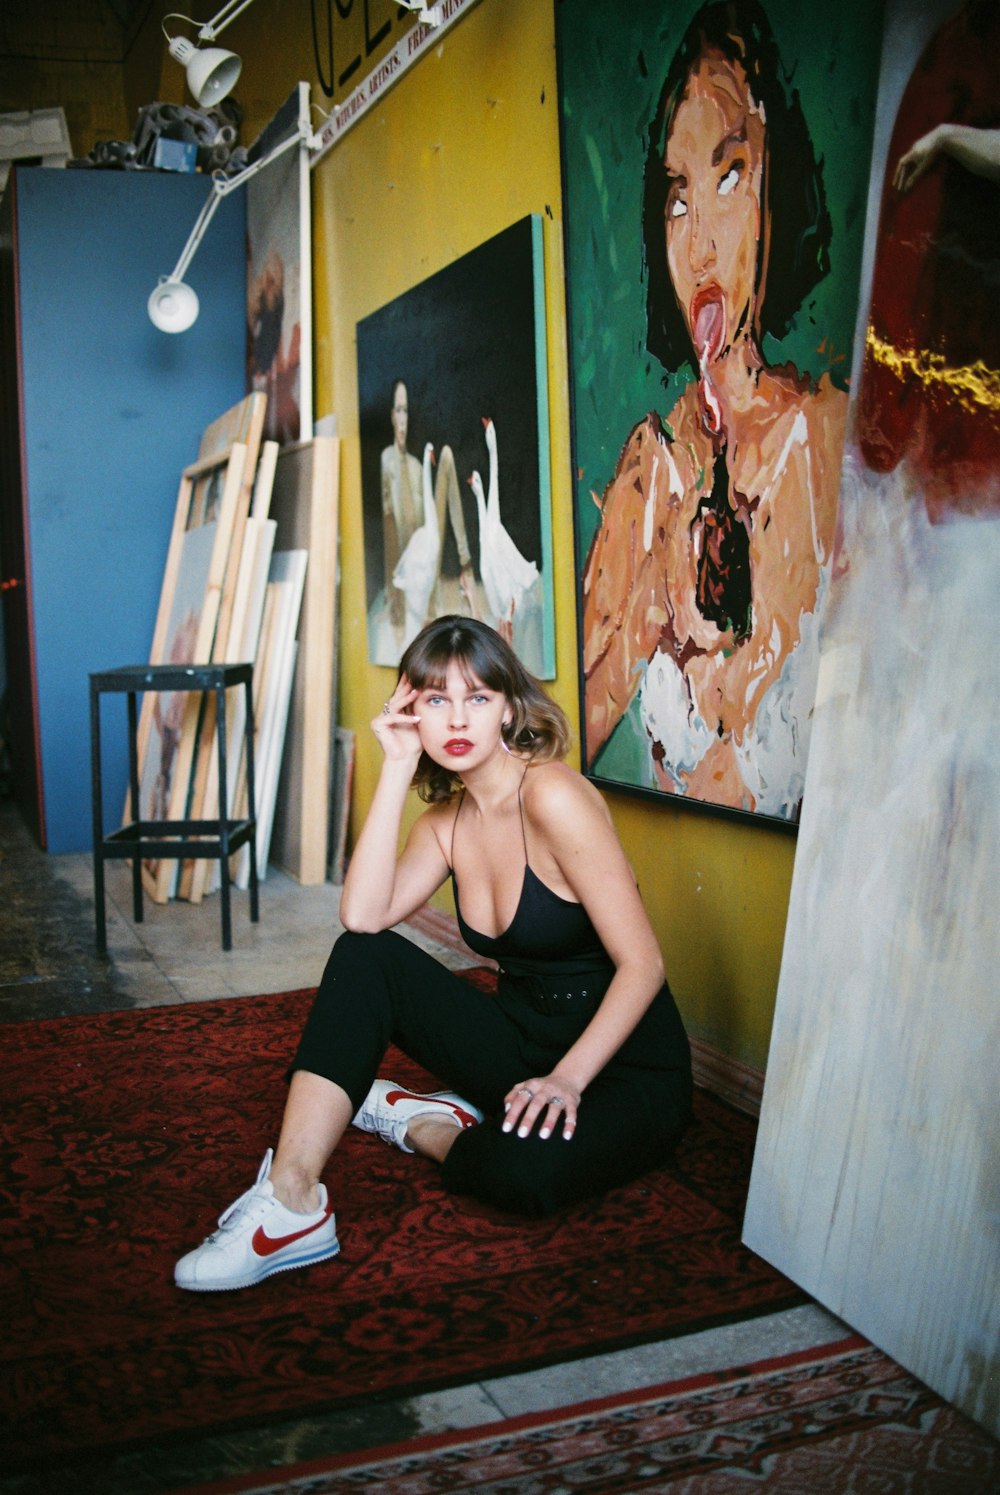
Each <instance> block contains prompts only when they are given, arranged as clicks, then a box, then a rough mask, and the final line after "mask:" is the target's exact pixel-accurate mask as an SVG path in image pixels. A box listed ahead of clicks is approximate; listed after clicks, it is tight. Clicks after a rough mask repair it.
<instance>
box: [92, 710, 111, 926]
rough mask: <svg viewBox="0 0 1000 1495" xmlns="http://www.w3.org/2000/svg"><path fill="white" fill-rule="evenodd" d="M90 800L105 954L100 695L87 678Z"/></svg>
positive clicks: (98, 922) (96, 900)
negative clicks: (88, 687)
mask: <svg viewBox="0 0 1000 1495" xmlns="http://www.w3.org/2000/svg"><path fill="white" fill-rule="evenodd" d="M90 803H91V814H92V817H93V836H94V922H95V925H96V935H97V953H98V955H107V953H108V937H107V923H106V918H105V909H104V807H103V804H102V802H101V696H100V692H99V691H98V689H97V686H96V685H95V684H94V682H93V681H91V682H90Z"/></svg>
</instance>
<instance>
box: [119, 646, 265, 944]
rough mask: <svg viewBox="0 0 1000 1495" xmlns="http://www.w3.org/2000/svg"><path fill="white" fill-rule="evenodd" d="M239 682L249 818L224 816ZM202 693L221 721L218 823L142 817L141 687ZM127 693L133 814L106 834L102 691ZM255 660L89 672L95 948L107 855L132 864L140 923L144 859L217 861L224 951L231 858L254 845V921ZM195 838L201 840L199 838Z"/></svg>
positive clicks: (229, 939)
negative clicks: (212, 700)
mask: <svg viewBox="0 0 1000 1495" xmlns="http://www.w3.org/2000/svg"><path fill="white" fill-rule="evenodd" d="M233 685H242V686H244V688H245V690H246V724H245V738H246V765H247V815H246V818H245V819H243V820H230V819H228V818H227V814H226V806H227V805H228V803H229V797H228V785H227V782H226V690H227V689H228V688H229V687H230V686H233ZM147 690H166V691H171V690H175V691H176V690H184V691H188V690H199V691H214V692H215V694H216V704H217V710H216V724H217V728H216V731H217V738H218V749H219V815H218V818H217V819H215V820H141V819H137V818H134V817H137V816H138V814H139V811H140V802H139V763H138V748H137V741H136V738H137V733H138V714H137V712H136V705H135V698H136V694H137V693H138V692H139V691H147ZM112 691H114V692H118V693H121V692H126V693H127V694H128V754H129V789H130V792H131V800H130V804H131V812H132V816H133V819H132V820H131V821H130V822H129V824H128V825H124V826H122V827H121V829H120V830H116V831H112V832H111V834H110V835H107V836H106V835H105V834H104V808H103V801H102V795H101V696H102V695H104V694H106V693H108V692H112ZM253 735H254V723H253V665H252V664H184V665H166V664H134V665H124V666H123V667H122V668H121V669H117V670H101V671H99V672H98V673H96V674H92V675H91V676H90V763H91V778H92V802H93V815H94V912H95V917H96V921H97V952H98V954H99V955H105V954H106V953H107V948H108V946H107V924H106V915H105V905H104V863H105V862H106V861H107V860H108V859H109V858H112V859H117V860H123V859H130V860H131V862H132V905H133V913H134V915H135V922H136V923H137V924H141V923H142V860H143V857H175V858H179V859H180V858H184V859H186V858H189V857H210V858H212V859H213V860H217V861H218V863H219V873H220V877H221V879H222V889H221V899H222V948H223V950H231V949H232V948H233V936H232V923H231V918H230V908H229V886H230V876H229V858H230V856H231V855H232V854H233V852H234V851H238V850H239V849H240V847H241V846H244V845H246V844H247V843H248V842H249V845H250V919H251V922H252V923H254V924H256V922H257V919H258V913H259V910H258V887H257V845H256V835H257V810H256V805H257V801H256V791H255V784H254V763H253ZM193 837H198V838H199V839H197V840H194V839H192V838H193Z"/></svg>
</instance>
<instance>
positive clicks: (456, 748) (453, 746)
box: [444, 737, 472, 758]
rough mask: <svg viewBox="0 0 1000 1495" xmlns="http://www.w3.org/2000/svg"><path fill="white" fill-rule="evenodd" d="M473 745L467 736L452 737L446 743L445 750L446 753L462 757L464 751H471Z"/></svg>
mask: <svg viewBox="0 0 1000 1495" xmlns="http://www.w3.org/2000/svg"><path fill="white" fill-rule="evenodd" d="M471 747H472V743H471V742H470V741H469V739H468V738H467V737H451V738H449V739H448V741H447V742H446V743H445V745H444V750H445V752H446V753H450V754H451V755H452V757H453V758H461V756H462V755H463V753H467V752H469V750H470V749H471Z"/></svg>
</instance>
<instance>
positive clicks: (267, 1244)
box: [250, 1209, 333, 1256]
mask: <svg viewBox="0 0 1000 1495" xmlns="http://www.w3.org/2000/svg"><path fill="white" fill-rule="evenodd" d="M332 1213H333V1211H332V1210H329V1209H328V1210H327V1211H326V1213H325V1214H324V1216H323V1218H322V1220H317V1221H316V1224H315V1225H307V1226H306V1228H305V1230H293V1231H292V1233H291V1235H279V1236H269V1235H268V1233H267V1231H266V1230H265V1229H264V1227H263V1225H258V1226H257V1229H256V1230H255V1231H254V1234H253V1240H252V1241H251V1242H250V1244H251V1246H252V1247H253V1249H254V1251H255V1252H256V1253H257V1255H258V1256H273V1255H274V1253H275V1251H280V1250H281V1248H282V1246H290V1245H291V1244H292V1242H293V1241H301V1239H302V1237H303V1236H304V1235H312V1233H313V1231H314V1230H319V1228H320V1226H321V1225H325V1224H326V1222H327V1220H329V1218H330V1216H331V1214H332Z"/></svg>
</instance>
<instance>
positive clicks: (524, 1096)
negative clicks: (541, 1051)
mask: <svg viewBox="0 0 1000 1495" xmlns="http://www.w3.org/2000/svg"><path fill="white" fill-rule="evenodd" d="M579 1107H580V1092H579V1090H577V1088H576V1086H575V1085H572V1084H570V1082H569V1081H568V1080H567V1079H566V1078H565V1077H564V1076H562V1075H558V1074H551V1075H545V1076H544V1077H541V1078H539V1077H536V1078H535V1079H532V1080H522V1081H521V1082H520V1084H518V1085H514V1086H513V1087H512V1088H511V1089H510V1090H508V1092H507V1094H506V1095H505V1097H504V1113H505V1114H504V1121H503V1129H504V1131H505V1132H512V1131H514V1129H515V1127H516V1128H517V1135H518V1136H519V1137H527V1136H528V1135H529V1134H530V1132H531V1130H532V1128H533V1127H534V1125H535V1122H536V1121H537V1120H538V1118H539V1117H541V1118H542V1124H541V1126H540V1127H539V1128H538V1135H539V1137H541V1138H543V1139H544V1138H546V1137H551V1136H553V1135H554V1134H555V1133H557V1132H560V1133H561V1135H562V1136H563V1138H564V1139H565V1140H566V1141H567V1142H568V1141H569V1139H570V1138H571V1137H572V1135H573V1133H574V1132H575V1131H576V1117H577V1111H578V1110H579ZM560 1123H561V1125H560Z"/></svg>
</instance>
